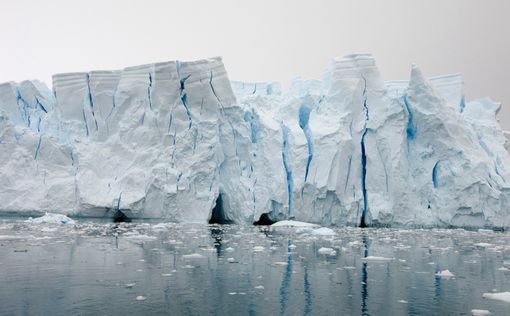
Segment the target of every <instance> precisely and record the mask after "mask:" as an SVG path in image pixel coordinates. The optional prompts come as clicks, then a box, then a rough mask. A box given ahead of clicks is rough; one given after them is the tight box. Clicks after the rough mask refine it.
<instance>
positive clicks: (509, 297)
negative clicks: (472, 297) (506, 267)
mask: <svg viewBox="0 0 510 316" xmlns="http://www.w3.org/2000/svg"><path fill="white" fill-rule="evenodd" d="M482 297H483V298H486V299H489V300H496V301H502V302H506V303H510V292H499V293H483V295H482Z"/></svg>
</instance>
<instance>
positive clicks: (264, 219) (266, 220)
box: [253, 213, 276, 226]
mask: <svg viewBox="0 0 510 316" xmlns="http://www.w3.org/2000/svg"><path fill="white" fill-rule="evenodd" d="M274 223H276V221H274V220H272V219H271V217H269V214H268V213H263V214H262V215H260V218H259V220H258V221H256V222H254V223H253V225H260V226H262V225H266V226H269V225H273V224H274Z"/></svg>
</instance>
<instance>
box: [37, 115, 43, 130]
mask: <svg viewBox="0 0 510 316" xmlns="http://www.w3.org/2000/svg"><path fill="white" fill-rule="evenodd" d="M41 122H42V119H41V117H39V120H38V121H37V131H38V132H39V133H40V132H41Z"/></svg>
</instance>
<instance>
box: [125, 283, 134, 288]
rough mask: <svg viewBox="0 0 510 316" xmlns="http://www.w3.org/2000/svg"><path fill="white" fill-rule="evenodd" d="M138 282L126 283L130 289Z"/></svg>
mask: <svg viewBox="0 0 510 316" xmlns="http://www.w3.org/2000/svg"><path fill="white" fill-rule="evenodd" d="M135 285H136V283H126V284H125V287H127V288H128V289H130V288H132V287H133V286H135Z"/></svg>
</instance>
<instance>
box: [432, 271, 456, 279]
mask: <svg viewBox="0 0 510 316" xmlns="http://www.w3.org/2000/svg"><path fill="white" fill-rule="evenodd" d="M436 276H438V277H441V278H445V279H449V278H453V277H454V276H455V274H453V273H451V272H450V270H448V269H446V270H443V271H439V272H438V273H436Z"/></svg>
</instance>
